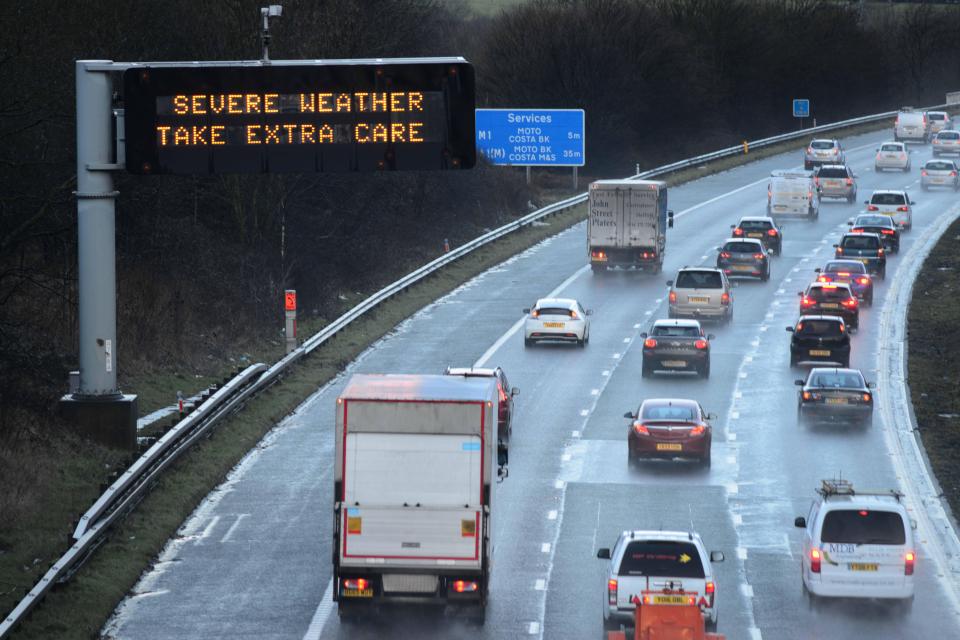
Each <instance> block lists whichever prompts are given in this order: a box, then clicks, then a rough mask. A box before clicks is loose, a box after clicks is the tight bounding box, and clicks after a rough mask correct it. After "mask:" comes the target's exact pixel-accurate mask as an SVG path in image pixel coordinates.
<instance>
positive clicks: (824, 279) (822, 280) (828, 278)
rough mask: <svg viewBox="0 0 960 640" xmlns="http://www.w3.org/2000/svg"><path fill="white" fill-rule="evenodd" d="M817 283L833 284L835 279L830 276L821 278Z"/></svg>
mask: <svg viewBox="0 0 960 640" xmlns="http://www.w3.org/2000/svg"><path fill="white" fill-rule="evenodd" d="M817 282H833V278H831V277H830V276H819V277H818V278H817Z"/></svg>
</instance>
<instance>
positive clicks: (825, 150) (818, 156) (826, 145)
mask: <svg viewBox="0 0 960 640" xmlns="http://www.w3.org/2000/svg"><path fill="white" fill-rule="evenodd" d="M846 162H847V156H846V154H844V152H843V147H842V146H841V145H840V141H839V140H830V139H826V138H821V139H815V140H811V141H810V144H808V145H807V150H806V152H805V153H804V155H803V168H804V169H807V170H808V171H809V170H810V169H812V168H814V167H815V166H817V165H821V164H846Z"/></svg>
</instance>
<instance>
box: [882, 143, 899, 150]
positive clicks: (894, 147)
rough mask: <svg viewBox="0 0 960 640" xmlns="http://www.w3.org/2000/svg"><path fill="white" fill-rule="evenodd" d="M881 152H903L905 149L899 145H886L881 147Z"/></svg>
mask: <svg viewBox="0 0 960 640" xmlns="http://www.w3.org/2000/svg"><path fill="white" fill-rule="evenodd" d="M880 151H903V147H901V146H900V145H898V144H885V145H881V146H880Z"/></svg>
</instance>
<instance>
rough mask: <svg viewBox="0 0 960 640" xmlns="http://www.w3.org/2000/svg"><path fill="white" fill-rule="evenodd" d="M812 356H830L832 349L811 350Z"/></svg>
mask: <svg viewBox="0 0 960 640" xmlns="http://www.w3.org/2000/svg"><path fill="white" fill-rule="evenodd" d="M810 355H812V356H828V355H830V349H810Z"/></svg>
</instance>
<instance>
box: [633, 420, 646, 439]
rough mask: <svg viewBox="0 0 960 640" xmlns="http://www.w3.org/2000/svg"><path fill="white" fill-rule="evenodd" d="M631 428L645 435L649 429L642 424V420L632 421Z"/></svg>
mask: <svg viewBox="0 0 960 640" xmlns="http://www.w3.org/2000/svg"><path fill="white" fill-rule="evenodd" d="M633 430H634V431H636V432H637V433H642V434H643V435H645V436H648V435H650V429H647V425H645V424H643V423H642V422H634V423H633Z"/></svg>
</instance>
